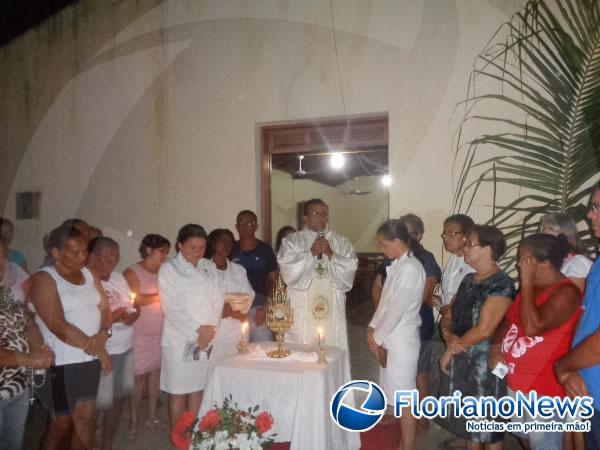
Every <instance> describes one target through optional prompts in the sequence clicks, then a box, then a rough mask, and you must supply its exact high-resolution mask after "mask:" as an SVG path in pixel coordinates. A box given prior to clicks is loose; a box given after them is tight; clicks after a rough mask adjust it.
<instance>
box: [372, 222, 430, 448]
mask: <svg viewBox="0 0 600 450" xmlns="http://www.w3.org/2000/svg"><path fill="white" fill-rule="evenodd" d="M410 239H411V238H410V235H409V233H408V230H407V229H406V226H405V225H404V224H403V223H402V222H400V221H398V220H388V221H387V222H385V223H384V224H383V225H381V226H380V227H379V229H378V230H377V240H378V242H379V245H380V246H381V248H382V250H383V254H384V255H385V256H386V257H387V258H389V259H391V260H392V264H391V265H390V266H389V267H388V268H387V280H386V283H385V285H384V286H383V291H382V293H381V300H380V301H379V305H378V306H377V310H376V311H375V314H374V315H373V319H372V320H371V322H370V323H369V328H368V332H367V339H368V343H369V349H370V350H371V351H372V352H373V353H375V355H379V354H380V352H381V351H382V348H385V349H386V350H387V365H386V367H385V368H383V367H382V368H381V369H380V380H379V381H380V383H381V386H382V388H383V390H384V392H385V394H386V397H387V399H388V402H390V404H391V402H393V399H394V391H396V390H397V389H402V390H409V389H415V387H416V385H415V379H416V376H417V362H418V360H419V348H420V346H421V339H420V336H419V326H420V325H421V317H420V315H419V310H420V308H421V302H422V298H423V289H424V287H425V270H424V269H423V266H422V265H421V263H420V262H419V261H418V260H417V259H416V258H415V257H414V256H413V255H412V252H411V251H410ZM400 428H401V430H402V448H403V449H404V450H412V449H414V448H415V435H416V431H417V421H416V418H415V417H414V416H413V415H412V414H410V412H409V411H408V410H407V408H404V409H403V411H402V416H401V418H400Z"/></svg>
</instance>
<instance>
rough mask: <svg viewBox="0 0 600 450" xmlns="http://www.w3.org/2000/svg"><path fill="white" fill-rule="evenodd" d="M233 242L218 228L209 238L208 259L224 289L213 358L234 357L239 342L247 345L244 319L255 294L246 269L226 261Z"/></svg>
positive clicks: (227, 234)
mask: <svg viewBox="0 0 600 450" xmlns="http://www.w3.org/2000/svg"><path fill="white" fill-rule="evenodd" d="M234 242H235V238H234V236H233V233H232V232H231V231H230V230H227V229H222V228H217V229H215V230H213V231H212V232H211V233H210V234H209V236H208V252H207V257H208V258H210V259H211V260H212V262H214V263H215V266H216V267H217V275H218V277H219V280H220V281H221V284H222V285H223V286H224V289H225V306H224V307H223V320H221V323H220V324H219V329H218V331H217V335H216V337H215V348H214V350H213V352H214V353H213V356H212V357H213V358H220V357H223V356H226V355H231V354H235V353H236V351H237V344H238V342H242V343H243V344H247V343H248V332H249V331H248V330H247V327H248V323H247V322H246V315H247V314H248V311H249V310H250V307H251V306H252V301H253V300H254V290H253V289H252V285H251V284H250V281H248V275H247V274H246V269H244V267H242V266H241V265H240V264H237V263H234V262H232V261H230V260H229V257H230V255H231V251H232V250H233V243H234ZM240 322H242V325H241V326H240ZM244 324H245V327H244ZM240 330H241V334H240Z"/></svg>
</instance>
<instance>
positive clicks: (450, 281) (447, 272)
mask: <svg viewBox="0 0 600 450" xmlns="http://www.w3.org/2000/svg"><path fill="white" fill-rule="evenodd" d="M471 272H475V270H474V269H473V268H472V267H471V266H470V265H468V264H467V263H466V262H465V258H464V257H463V256H456V255H452V256H450V259H448V263H447V264H446V267H444V273H443V274H442V304H444V305H449V304H450V302H451V301H452V298H453V297H454V295H455V294H456V293H457V292H458V288H459V286H460V283H461V282H462V280H463V278H464V277H465V275H467V274H468V273H471Z"/></svg>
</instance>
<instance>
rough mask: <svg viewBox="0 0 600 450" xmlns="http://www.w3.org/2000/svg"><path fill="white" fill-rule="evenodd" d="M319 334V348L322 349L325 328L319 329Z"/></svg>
mask: <svg viewBox="0 0 600 450" xmlns="http://www.w3.org/2000/svg"><path fill="white" fill-rule="evenodd" d="M317 333H318V334H319V347H321V344H322V343H323V328H321V327H319V328H317Z"/></svg>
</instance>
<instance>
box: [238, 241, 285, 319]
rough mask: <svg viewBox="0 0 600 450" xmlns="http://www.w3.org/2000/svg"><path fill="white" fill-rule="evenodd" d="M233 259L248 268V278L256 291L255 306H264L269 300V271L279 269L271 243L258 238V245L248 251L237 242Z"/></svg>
mask: <svg viewBox="0 0 600 450" xmlns="http://www.w3.org/2000/svg"><path fill="white" fill-rule="evenodd" d="M231 260H232V261H233V262H234V263H237V264H239V265H241V266H242V267H244V269H246V273H247V274H248V280H249V281H250V284H251V285H252V289H254V292H255V293H256V297H255V298H254V303H253V305H252V306H253V307H257V306H263V305H264V304H265V303H266V301H267V296H268V292H267V287H268V280H269V273H271V272H275V271H276V270H277V258H276V257H275V252H274V251H273V249H272V248H271V246H270V245H268V244H266V243H265V242H263V241H261V240H257V242H256V247H255V248H254V249H253V250H250V251H248V252H246V251H244V250H242V249H240V244H239V242H236V243H235V246H234V248H233V252H232V253H231Z"/></svg>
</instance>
